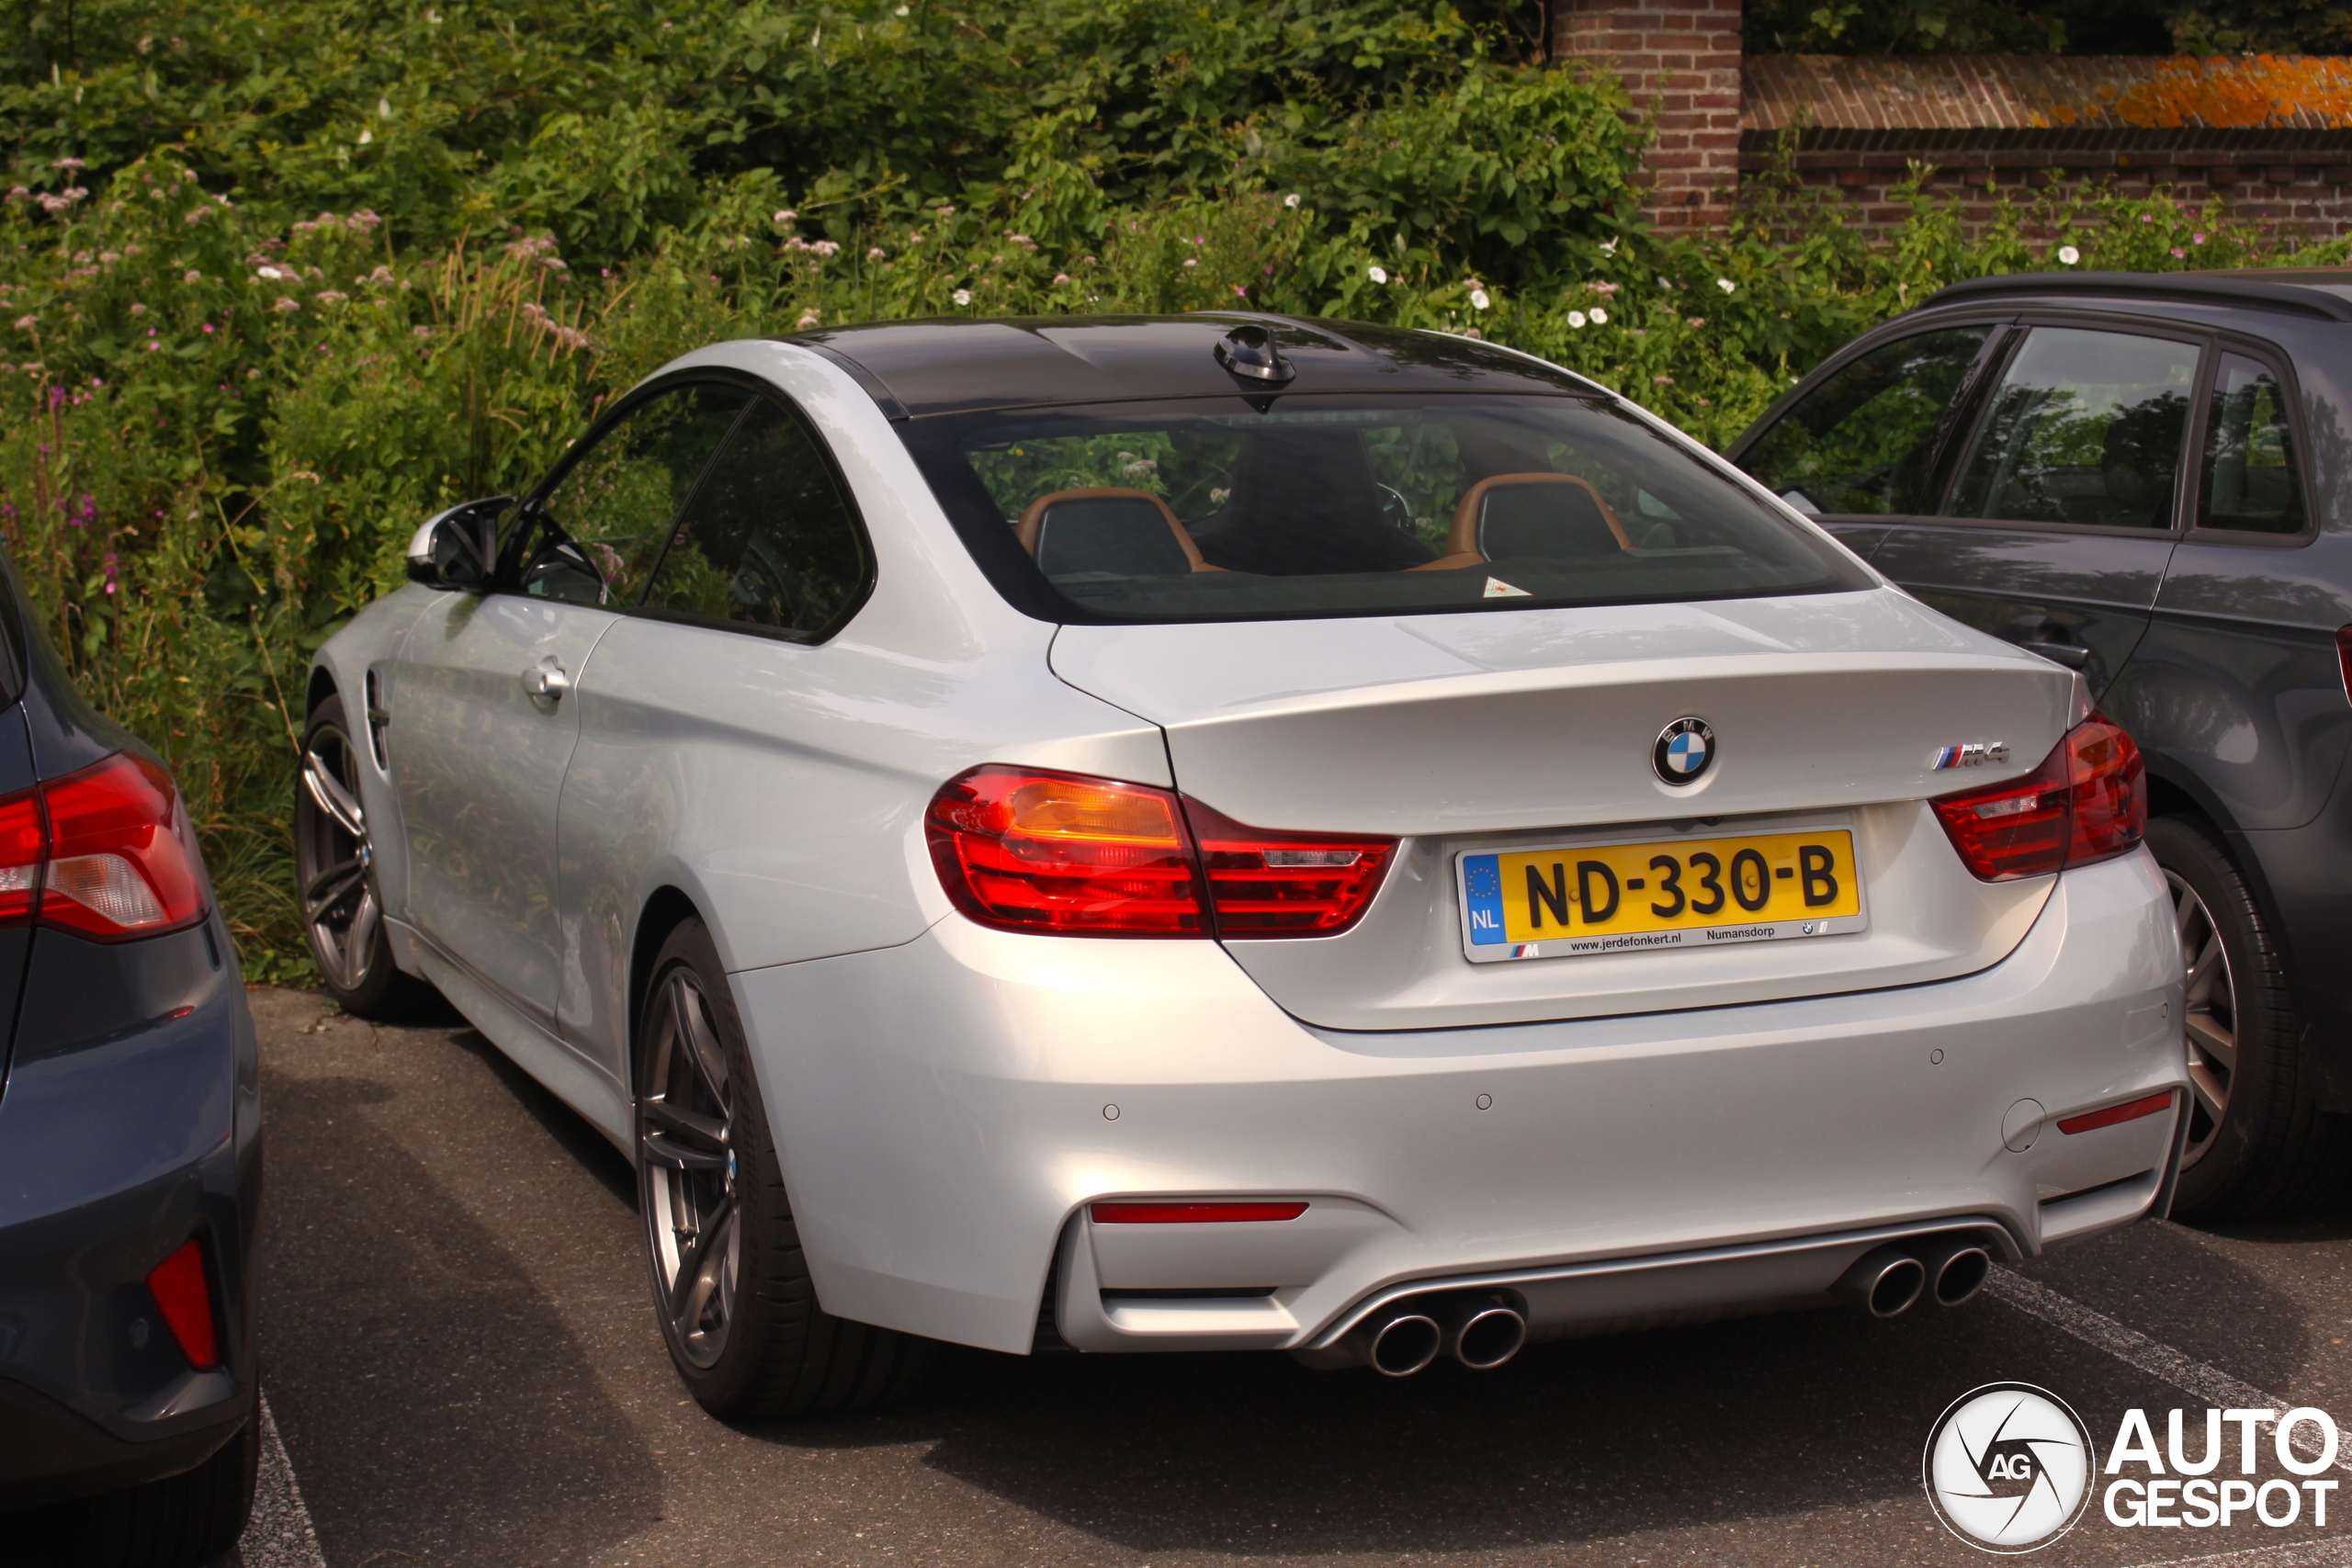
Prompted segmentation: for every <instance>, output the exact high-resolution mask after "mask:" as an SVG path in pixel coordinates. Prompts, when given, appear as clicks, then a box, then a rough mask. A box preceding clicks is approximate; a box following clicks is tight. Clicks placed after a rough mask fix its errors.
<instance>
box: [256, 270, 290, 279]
mask: <svg viewBox="0 0 2352 1568" xmlns="http://www.w3.org/2000/svg"><path fill="white" fill-rule="evenodd" d="M254 276H256V277H266V278H268V279H270V280H271V281H272V282H275V281H277V279H278V278H281V277H284V276H287V275H286V274H285V273H282V272H280V271H278V270H277V268H276V267H274V266H266V267H262V268H260V269H259V270H258V271H256V272H255V273H254Z"/></svg>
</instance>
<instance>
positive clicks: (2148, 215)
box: [2140, 212, 2156, 223]
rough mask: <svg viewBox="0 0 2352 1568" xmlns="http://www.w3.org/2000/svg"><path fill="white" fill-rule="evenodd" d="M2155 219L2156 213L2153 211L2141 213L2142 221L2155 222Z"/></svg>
mask: <svg viewBox="0 0 2352 1568" xmlns="http://www.w3.org/2000/svg"><path fill="white" fill-rule="evenodd" d="M2155 220H2156V215H2155V214H2154V213H2153V212H2143V213H2142V214H2140V221H2141V222H2143V223H2154V221H2155Z"/></svg>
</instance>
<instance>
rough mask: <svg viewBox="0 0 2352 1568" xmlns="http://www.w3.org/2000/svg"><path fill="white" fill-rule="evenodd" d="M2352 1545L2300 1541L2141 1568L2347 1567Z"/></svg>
mask: <svg viewBox="0 0 2352 1568" xmlns="http://www.w3.org/2000/svg"><path fill="white" fill-rule="evenodd" d="M2346 1563H2352V1546H2346V1544H2344V1543H2343V1542H2341V1541H2334V1540H2299V1541H2296V1542H2293V1543H2292V1544H2290V1545H2287V1546H2250V1547H2247V1548H2246V1549H2245V1551H2224V1552H2222V1553H2220V1554H2219V1555H2217V1556H2213V1557H2175V1558H2172V1559H2170V1560H2168V1561H2166V1562H2143V1563H2141V1564H2140V1568H2345V1565H2346Z"/></svg>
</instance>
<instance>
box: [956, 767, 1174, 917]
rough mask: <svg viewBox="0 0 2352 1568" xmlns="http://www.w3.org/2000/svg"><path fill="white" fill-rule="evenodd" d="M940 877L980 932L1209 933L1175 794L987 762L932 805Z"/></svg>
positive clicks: (1072, 774)
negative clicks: (987, 928) (983, 928)
mask: <svg viewBox="0 0 2352 1568" xmlns="http://www.w3.org/2000/svg"><path fill="white" fill-rule="evenodd" d="M925 827H926V829H928V832H929V835H930V839H931V858H932V862H933V864H935V865H936V866H937V867H938V868H939V880H940V883H941V885H942V886H944V887H945V888H946V889H947V896H948V897H950V898H952V899H954V900H955V901H956V908H959V909H961V910H963V911H964V913H965V914H967V915H968V916H970V917H971V918H972V919H975V920H978V921H979V922H980V923H981V924H982V925H986V926H996V927H999V928H1001V929H1002V930H1005V931H1050V932H1054V933H1056V934H1057V935H1063V936H1204V935H1206V934H1207V932H1208V922H1207V921H1206V920H1205V919H1203V918H1202V914H1201V897H1200V888H1199V886H1198V885H1199V881H1200V875H1199V873H1198V871H1197V870H1196V869H1195V868H1194V866H1193V853H1192V846H1191V844H1190V843H1188V842H1187V841H1186V840H1185V837H1184V818H1183V813H1182V811H1181V810H1179V809H1178V807H1177V805H1176V797H1175V796H1174V795H1170V794H1169V793H1168V792H1167V791H1166V790H1161V789H1150V788H1147V787H1145V786H1144V785H1141V784H1117V783H1114V782H1113V781H1112V780H1109V779H1091V778H1085V777H1082V776H1080V775H1079V774H1075V773H1038V772H1035V771H1033V770H1029V769H1022V768H1006V767H997V766H993V765H992V766H989V767H983V768H975V769H973V770H972V771H971V772H970V773H966V774H964V775H963V776H962V777H961V778H957V779H952V780H950V781H949V782H948V784H946V786H945V787H944V788H943V789H941V790H940V792H939V793H938V794H937V795H934V796H933V797H932V802H931V810H930V812H929V814H928V816H927V819H926V822H925Z"/></svg>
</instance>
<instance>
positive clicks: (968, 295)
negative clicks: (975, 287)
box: [948, 288, 972, 305]
mask: <svg viewBox="0 0 2352 1568" xmlns="http://www.w3.org/2000/svg"><path fill="white" fill-rule="evenodd" d="M948 298H949V299H953V300H955V301H956V303H957V304H958V305H968V304H970V303H971V302H972V291H971V290H970V289H968V288H958V289H957V290H956V292H955V293H953V294H951V295H949V296H948Z"/></svg>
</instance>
